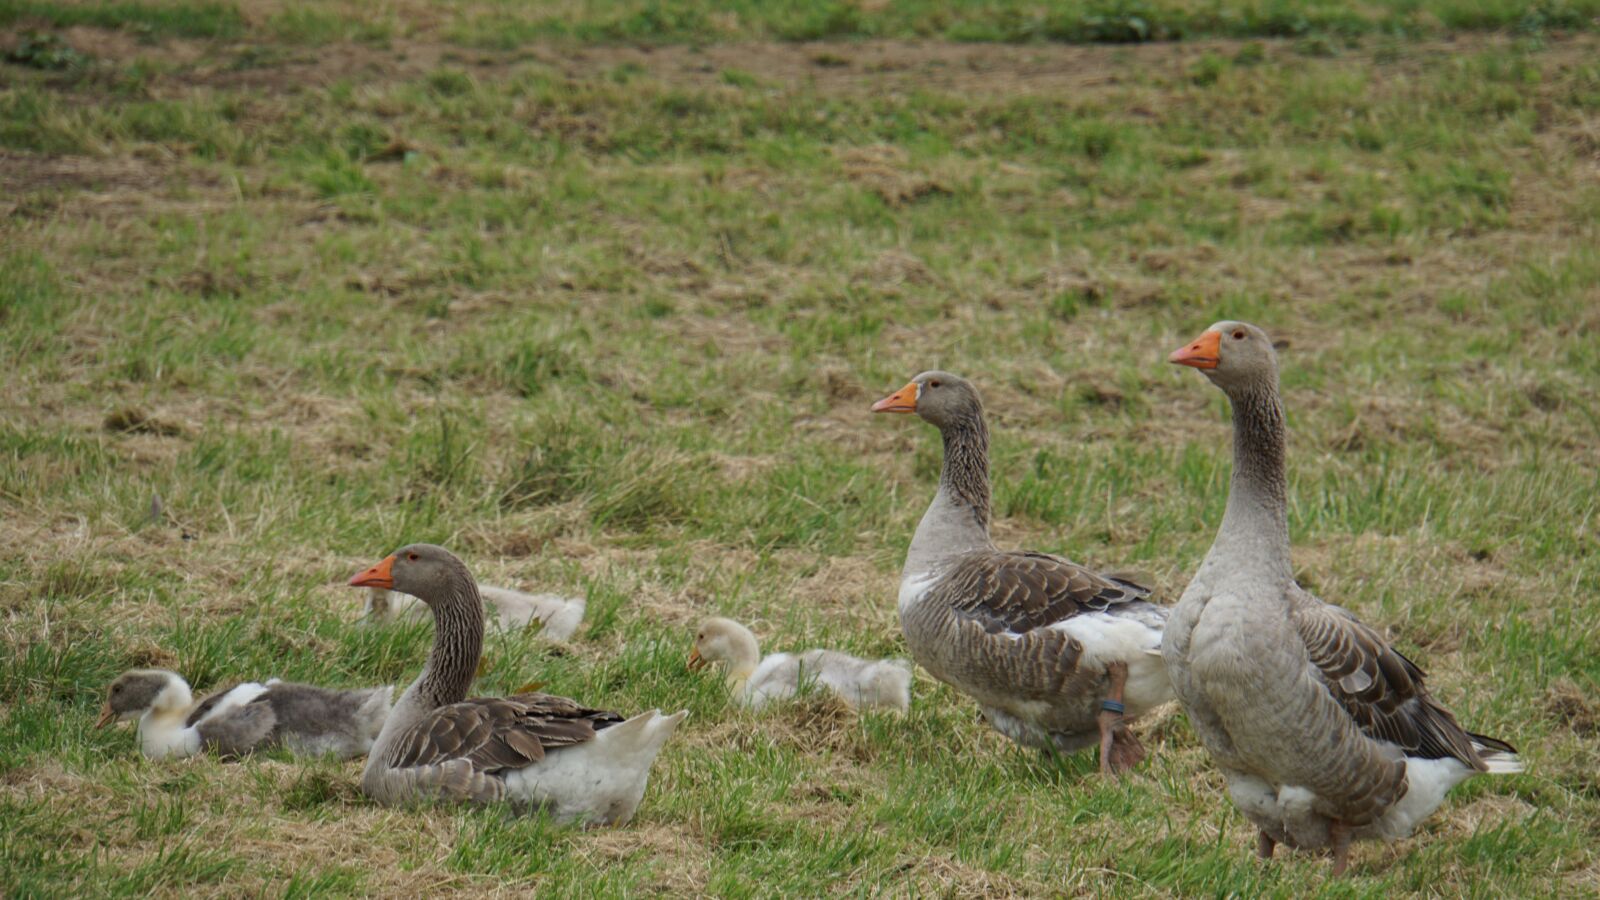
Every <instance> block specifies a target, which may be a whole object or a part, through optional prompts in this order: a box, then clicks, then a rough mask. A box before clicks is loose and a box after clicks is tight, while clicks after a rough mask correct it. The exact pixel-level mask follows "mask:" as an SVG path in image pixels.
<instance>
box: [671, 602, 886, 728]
mask: <svg viewBox="0 0 1600 900" xmlns="http://www.w3.org/2000/svg"><path fill="white" fill-rule="evenodd" d="M714 663H715V664H720V665H722V666H723V667H724V668H725V670H726V673H727V679H728V688H729V690H731V691H732V692H733V696H734V697H735V698H737V699H738V701H739V702H740V703H742V704H744V705H745V706H748V707H750V708H751V709H760V708H761V707H763V706H765V705H767V703H769V702H771V701H773V700H780V699H783V698H786V697H793V696H795V695H796V694H798V693H800V689H801V686H802V685H804V684H806V683H808V682H815V683H816V684H818V685H820V686H821V687H824V688H827V689H828V690H829V691H832V692H833V693H834V694H835V695H837V696H838V697H839V698H840V699H841V700H843V701H844V702H845V703H846V704H848V705H850V706H853V707H856V708H872V707H882V708H884V709H892V710H895V711H897V712H905V711H906V710H908V709H910V708H911V664H910V663H908V662H906V661H905V660H903V659H861V658H860V657H856V656H851V655H850V654H848V653H841V652H839V651H838V650H807V651H805V652H804V653H773V654H770V655H768V656H767V657H766V658H765V659H762V658H761V645H760V644H758V643H757V642H756V636H755V635H754V634H752V633H751V632H750V629H748V628H746V627H744V626H743V625H741V624H739V623H738V622H735V621H734V620H732V619H723V618H715V619H707V620H705V621H704V622H702V623H700V628H699V630H698V631H696V632H695V636H694V647H693V648H691V649H690V650H689V668H690V670H698V669H703V668H705V667H706V666H708V665H711V664H714Z"/></svg>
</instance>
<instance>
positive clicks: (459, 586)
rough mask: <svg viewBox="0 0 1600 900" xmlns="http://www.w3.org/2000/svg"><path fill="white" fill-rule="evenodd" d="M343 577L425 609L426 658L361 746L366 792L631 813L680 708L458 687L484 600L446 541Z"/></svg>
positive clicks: (476, 651)
mask: <svg viewBox="0 0 1600 900" xmlns="http://www.w3.org/2000/svg"><path fill="white" fill-rule="evenodd" d="M350 585H351V586H352V587H378V588H384V589H385V590H394V591H400V592H402V593H406V594H410V595H412V596H414V597H417V598H420V599H421V600H422V602H424V603H426V604H427V605H428V608H429V609H430V610H432V611H433V626H434V627H433V648H432V649H431V650H430V651H429V653H428V661H427V663H426V664H425V665H424V666H423V667H422V673H421V674H420V675H418V676H417V680H416V681H413V682H412V683H411V686H410V687H408V688H406V690H405V693H403V694H401V695H400V699H399V700H398V701H396V703H395V705H394V709H393V710H392V711H391V712H390V713H389V718H388V720H387V721H385V722H384V724H383V731H381V732H379V734H378V739H377V741H376V742H375V743H374V745H373V747H372V752H371V754H369V755H368V757H367V765H366V769H365V770H364V771H363V772H362V775H361V789H362V791H363V792H364V793H365V794H366V795H367V796H369V797H371V798H372V799H374V800H376V801H378V802H379V803H382V804H385V805H399V804H405V803H409V802H414V801H417V800H428V799H435V800H446V801H456V802H469V803H492V802H505V803H508V804H510V805H512V806H513V807H517V808H520V809H545V810H548V811H549V812H550V814H551V816H552V817H553V818H555V819H556V820H558V821H562V822H575V823H580V824H583V825H619V824H622V823H625V822H627V821H628V820H629V819H631V818H632V817H633V814H634V811H635V810H637V809H638V807H639V801H640V799H641V798H643V796H644V791H645V786H646V783H647V782H648V780H649V777H650V766H651V764H652V763H653V762H654V761H655V758H656V755H657V754H658V753H660V752H661V746H662V745H663V744H665V743H666V741H667V738H669V737H671V736H672V732H673V730H674V729H676V728H677V727H678V723H679V722H682V721H683V719H684V717H686V716H687V715H688V714H689V712H688V710H682V711H680V712H678V713H676V714H674V715H670V716H664V715H662V714H661V712H660V710H652V711H650V712H646V713H642V714H640V715H636V716H634V717H633V718H631V719H627V720H626V721H624V720H623V718H622V717H621V716H619V715H617V714H616V713H614V712H607V711H604V710H598V709H589V708H587V707H585V706H582V705H580V704H579V703H577V702H576V701H573V700H569V699H567V698H565V697H555V696H551V695H549V694H541V693H520V694H517V695H515V696H511V697H477V698H474V699H471V700H468V699H466V697H467V688H468V687H469V686H470V685H471V684H472V678H473V675H474V674H475V673H476V670H477V666H478V658H479V656H480V654H481V652H482V649H483V631H484V621H483V601H482V600H481V599H480V598H479V596H478V585H477V582H475V581H474V580H473V579H472V575H471V574H470V573H469V572H468V571H467V567H466V565H464V564H463V563H462V562H461V560H460V559H458V558H456V556H455V555H454V554H452V553H451V552H450V551H448V550H446V549H444V548H443V547H437V546H434V545H432V544H411V545H409V546H406V547H402V548H400V549H399V550H397V551H395V552H394V553H392V554H390V555H389V556H386V557H384V558H383V560H382V561H380V562H379V563H378V564H377V565H374V566H373V567H371V568H369V569H367V570H366V571H364V572H361V573H360V574H358V575H356V576H355V577H353V578H351V579H350Z"/></svg>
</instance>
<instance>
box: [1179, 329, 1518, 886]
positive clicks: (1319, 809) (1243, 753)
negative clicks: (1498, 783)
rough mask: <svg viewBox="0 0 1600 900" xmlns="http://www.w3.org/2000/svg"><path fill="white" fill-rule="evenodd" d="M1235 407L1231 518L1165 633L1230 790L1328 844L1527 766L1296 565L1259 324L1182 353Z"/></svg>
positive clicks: (1283, 833) (1280, 832)
mask: <svg viewBox="0 0 1600 900" xmlns="http://www.w3.org/2000/svg"><path fill="white" fill-rule="evenodd" d="M1169 359H1170V361H1171V362H1174V363H1177V364H1178V365H1182V366H1192V367H1193V368H1196V369H1199V370H1200V371H1201V372H1202V373H1204V374H1205V375H1206V377H1207V378H1209V379H1210V381H1211V383H1212V384H1214V385H1216V386H1217V387H1218V388H1221V389H1222V391H1223V393H1225V394H1227V395H1228V400H1229V402H1230V403H1231V404H1232V406H1233V435H1234V436H1233V477H1232V483H1231V485H1230V487H1229V490H1228V506H1227V511H1226V512H1224V513H1223V516H1222V527H1221V528H1220V529H1218V531H1217V537H1216V540H1215V542H1214V543H1212V545H1211V550H1210V552H1209V553H1207V554H1206V558H1205V561H1204V562H1202V563H1201V564H1200V570H1199V571H1198V572H1196V573H1195V576H1194V580H1192V581H1190V582H1189V586H1188V588H1187V589H1185V590H1184V592H1183V597H1182V599H1180V600H1179V601H1178V605H1177V606H1176V607H1175V608H1174V610H1173V613H1172V619H1171V622H1170V623H1169V624H1168V626H1167V632H1166V637H1165V639H1164V640H1163V642H1162V648H1161V649H1162V653H1163V655H1165V657H1166V660H1167V667H1168V669H1169V671H1170V672H1171V675H1172V682H1173V687H1174V688H1175V690H1176V692H1177V695H1178V700H1179V701H1180V702H1181V703H1182V704H1183V707H1184V709H1185V710H1187V711H1188V713H1189V719H1190V721H1191V722H1193V723H1194V729H1195V731H1196V732H1197V733H1198V734H1199V735H1200V740H1201V742H1202V743H1203V744H1204V745H1205V747H1206V750H1207V751H1208V752H1209V753H1210V754H1211V756H1212V758H1213V759H1215V760H1216V762H1217V765H1218V766H1219V767H1220V768H1221V769H1222V772H1223V774H1224V775H1225V776H1226V777H1227V780H1228V793H1229V794H1230V795H1231V796H1232V797H1233V801H1234V803H1236V804H1238V806H1239V808H1240V809H1241V810H1243V811H1244V814H1245V815H1246V816H1247V817H1248V818H1249V819H1250V821H1252V822H1254V823H1255V825H1256V827H1257V828H1259V829H1260V830H1261V833H1260V838H1259V840H1258V843H1257V852H1258V853H1259V854H1260V855H1261V856H1262V857H1263V858H1267V857H1270V856H1272V851H1273V848H1274V846H1275V845H1277V844H1279V843H1283V844H1288V845H1289V846H1291V847H1298V848H1307V849H1320V848H1329V849H1332V851H1333V858H1334V861H1333V872H1334V874H1335V875H1338V874H1341V873H1343V872H1344V870H1345V867H1346V866H1347V865H1348V863H1349V851H1350V841H1351V840H1352V839H1376V840H1395V839H1398V838H1402V837H1405V836H1406V835H1409V834H1410V833H1411V831H1412V829H1414V828H1415V827H1416V825H1417V823H1418V822H1420V821H1422V820H1423V819H1425V818H1427V817H1428V816H1429V815H1430V814H1432V813H1433V811H1434V810H1435V809H1437V808H1438V807H1439V805H1440V804H1441V803H1442V802H1443V801H1444V796H1445V793H1446V792H1447V791H1449V790H1450V788H1451V787H1453V786H1455V785H1456V784H1457V783H1458V782H1460V781H1461V780H1463V779H1465V778H1466V777H1468V776H1470V775H1474V774H1477V773H1480V772H1518V771H1521V769H1522V766H1521V764H1520V762H1519V761H1518V760H1517V757H1516V750H1515V749H1514V748H1512V747H1511V745H1510V744H1507V743H1506V742H1505V741H1500V740H1496V739H1494V738H1488V737H1483V736H1482V735H1477V734H1472V733H1470V732H1467V731H1464V730H1462V728H1461V726H1460V725H1457V724H1456V720H1455V717H1453V716H1452V715H1451V714H1450V712H1449V710H1447V709H1445V708H1444V707H1443V706H1440V705H1439V703H1438V702H1437V701H1435V700H1434V699H1433V697H1431V696H1430V695H1429V694H1428V690H1427V688H1426V687H1425V686H1424V685H1423V676H1422V670H1420V669H1418V668H1417V666H1416V665H1415V664H1413V663H1412V662H1411V660H1409V659H1406V658H1405V657H1404V656H1402V655H1401V654H1400V653H1399V651H1397V650H1395V649H1394V648H1393V647H1391V646H1390V645H1389V643H1388V642H1387V641H1385V640H1384V639H1383V637H1382V636H1381V635H1379V634H1378V632H1377V631H1375V630H1373V629H1372V628H1370V627H1368V626H1367V625H1365V624H1363V623H1362V622H1361V621H1360V620H1358V619H1357V618H1356V617H1355V616H1353V615H1351V614H1350V613H1349V612H1348V611H1346V610H1344V609H1342V608H1340V607H1338V606H1333V605H1331V604H1328V603H1324V602H1323V601H1321V600H1319V599H1317V598H1316V597H1314V596H1312V595H1311V594H1310V593H1309V592H1307V591H1306V590H1304V589H1303V588H1301V587H1300V586H1299V585H1298V584H1296V583H1295V581H1294V577H1293V575H1291V574H1290V566H1289V528H1288V505H1287V502H1288V501H1287V482H1286V479H1285V474H1284V451H1285V443H1286V429H1285V427H1284V418H1283V404H1282V402H1281V401H1280V399H1279V395H1278V360H1277V354H1276V353H1274V352H1273V349H1272V342H1271V341H1270V340H1268V338H1267V335H1266V334H1265V333H1263V332H1262V331H1261V329H1259V328H1257V327H1255V326H1254V325H1248V324H1245V323H1243V322H1218V323H1217V324H1215V325H1213V326H1211V327H1210V328H1209V329H1207V330H1206V331H1205V332H1204V333H1203V334H1201V335H1200V337H1199V338H1198V339H1196V340H1195V341H1193V342H1192V343H1190V344H1188V345H1187V346H1185V347H1183V348H1181V349H1179V350H1176V351H1174V352H1173V354H1172V355H1171V357H1170V358H1169Z"/></svg>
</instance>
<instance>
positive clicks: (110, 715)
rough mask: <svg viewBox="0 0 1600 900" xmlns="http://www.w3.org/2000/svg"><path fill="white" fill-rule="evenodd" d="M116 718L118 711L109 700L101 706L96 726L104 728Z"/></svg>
mask: <svg viewBox="0 0 1600 900" xmlns="http://www.w3.org/2000/svg"><path fill="white" fill-rule="evenodd" d="M116 720H117V714H116V711H115V710H113V709H112V708H111V704H110V703H109V702H108V703H105V704H104V705H102V706H101V707H100V718H98V719H96V720H95V722H94V727H96V728H104V727H106V726H107V725H110V724H111V723H112V722H115V721H116Z"/></svg>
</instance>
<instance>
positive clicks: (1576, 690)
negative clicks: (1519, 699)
mask: <svg viewBox="0 0 1600 900" xmlns="http://www.w3.org/2000/svg"><path fill="white" fill-rule="evenodd" d="M1545 709H1546V710H1547V711H1548V712H1549V713H1550V715H1552V716H1554V717H1555V719H1556V721H1558V722H1560V723H1561V724H1563V725H1565V726H1566V727H1567V728H1570V729H1572V731H1573V732H1574V733H1576V734H1580V735H1583V736H1585V737H1594V736H1595V735H1600V700H1597V699H1596V697H1595V691H1594V689H1593V688H1592V687H1591V688H1590V689H1589V690H1587V691H1586V690H1584V689H1583V688H1581V687H1579V686H1578V683H1577V682H1576V681H1573V680H1572V679H1571V678H1562V679H1560V680H1559V681H1557V682H1555V683H1554V684H1552V685H1550V687H1549V689H1548V690H1546V691H1545Z"/></svg>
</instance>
